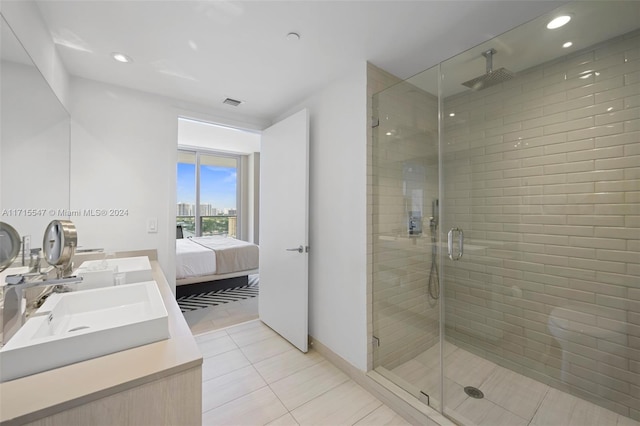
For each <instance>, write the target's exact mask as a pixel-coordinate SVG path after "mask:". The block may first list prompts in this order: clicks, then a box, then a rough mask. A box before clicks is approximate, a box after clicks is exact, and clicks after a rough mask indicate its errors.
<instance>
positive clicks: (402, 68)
mask: <svg viewBox="0 0 640 426" xmlns="http://www.w3.org/2000/svg"><path fill="white" fill-rule="evenodd" d="M563 3H565V2H557V1H540V0H538V1H527V0H511V1H481V0H475V1H456V0H454V1H451V0H450V1H427V0H421V1H420V0H418V1H406V2H405V1H375V0H373V1H356V0H354V1H302V0H300V1H251V2H250V1H223V0H218V1H215V0H214V1H187V0H175V1H169V0H163V1H154V0H142V1H118V0H110V1H56V0H41V1H38V5H39V7H40V10H41V12H42V15H43V18H44V20H45V22H46V24H47V26H48V27H49V30H50V31H51V33H52V36H53V38H54V41H55V42H56V43H57V45H58V49H59V52H60V55H61V57H62V60H63V62H64V64H65V66H66V67H67V70H68V71H69V73H70V74H72V75H76V76H80V77H84V78H89V79H94V80H98V81H103V82H107V83H111V84H116V85H121V86H125V87H129V88H134V89H138V90H142V91H147V92H151V93H156V94H161V95H165V96H169V97H173V98H177V99H181V100H184V101H188V102H193V103H197V104H203V105H206V106H209V107H212V108H215V109H218V110H219V111H221V112H224V114H225V115H229V114H230V113H233V114H235V116H237V117H238V118H239V119H245V120H252V121H261V122H269V121H271V120H273V118H274V117H276V116H278V115H279V114H282V113H283V112H284V111H285V110H287V109H289V108H291V107H292V106H293V105H295V104H296V103H298V102H300V101H302V100H303V99H304V98H306V97H307V96H309V95H310V94H312V93H313V92H315V91H316V90H318V89H320V88H321V87H323V86H325V85H326V84H328V83H330V82H331V81H333V80H336V79H338V78H339V77H340V76H341V75H342V74H344V73H345V72H346V71H347V70H350V69H353V67H356V66H358V64H362V63H363V62H364V61H370V62H372V63H373V64H375V65H377V66H379V67H381V68H383V69H385V70H387V71H389V72H391V73H393V74H395V75H397V76H399V77H401V78H407V77H409V76H411V75H414V74H416V73H418V72H420V71H422V70H424V69H426V68H428V67H430V66H432V65H434V64H436V63H438V62H439V61H442V60H444V59H446V58H449V57H451V56H453V55H455V54H457V53H459V52H461V51H464V50H466V49H468V48H471V47H473V46H475V45H477V44H478V43H481V42H483V41H485V40H488V39H490V38H492V37H494V36H496V35H498V34H500V33H502V32H504V31H507V30H509V29H511V28H513V27H515V26H517V25H519V24H521V23H523V22H526V21H528V20H530V19H533V18H535V17H536V16H538V15H540V14H542V13H544V12H547V11H549V10H552V9H554V8H556V7H558V6H560V5H561V4H563ZM292 31H295V32H297V33H299V34H300V35H301V39H300V40H299V41H298V42H291V41H289V40H287V39H286V37H285V36H286V34H287V33H289V32H292ZM115 51H118V52H122V53H125V54H127V55H129V56H131V57H132V58H133V59H134V62H133V63H130V64H121V63H117V62H115V61H113V60H112V59H111V57H110V54H111V53H112V52H115ZM226 97H231V98H235V99H239V100H242V101H244V102H245V103H244V104H242V105H240V106H239V107H237V108H234V107H231V106H227V105H223V104H222V103H221V102H222V100H224V99H225V98H226Z"/></svg>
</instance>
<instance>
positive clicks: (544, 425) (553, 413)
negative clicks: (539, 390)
mask: <svg viewBox="0 0 640 426" xmlns="http://www.w3.org/2000/svg"><path fill="white" fill-rule="evenodd" d="M577 402H578V398H576V397H575V396H573V395H569V394H568V393H566V392H562V391H559V390H557V389H549V392H547V394H546V395H545V397H544V399H543V400H542V404H540V407H539V408H538V411H536V414H535V416H533V419H532V420H531V422H532V423H535V424H536V425H538V426H552V425H569V423H570V422H571V414H572V413H573V409H574V408H575V406H576V403H577Z"/></svg>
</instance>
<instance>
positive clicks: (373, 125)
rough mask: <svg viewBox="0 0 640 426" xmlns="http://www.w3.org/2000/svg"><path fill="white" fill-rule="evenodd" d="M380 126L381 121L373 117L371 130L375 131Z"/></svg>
mask: <svg viewBox="0 0 640 426" xmlns="http://www.w3.org/2000/svg"><path fill="white" fill-rule="evenodd" d="M379 125H380V119H379V118H376V117H371V128H372V129H375V128H376V127H378V126H379Z"/></svg>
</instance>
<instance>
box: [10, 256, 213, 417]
mask: <svg viewBox="0 0 640 426" xmlns="http://www.w3.org/2000/svg"><path fill="white" fill-rule="evenodd" d="M92 256H93V257H95V256H96V255H95V254H93V255H76V257H75V258H74V261H75V263H76V264H79V263H80V262H82V261H83V260H91V259H92ZM97 256H100V255H97ZM129 256H148V257H149V260H150V261H151V268H152V278H153V280H154V281H155V282H156V283H157V285H158V289H159V290H160V294H161V296H162V299H163V301H164V305H165V307H166V310H167V312H168V325H169V338H168V339H166V340H161V341H158V342H155V343H151V344H147V345H144V346H139V347H135V348H132V349H128V350H124V351H120V352H116V353H113V354H110V355H106V356H101V357H98V358H93V359H89V360H87V361H82V362H78V363H75V364H71V365H67V366H64V367H60V368H57V369H54V370H49V371H44V372H42V373H38V374H33V375H30V376H26V377H22V378H19V379H15V380H11V381H8V382H4V383H0V425H3V426H4V425H23V424H28V425H47V426H56V425H61V426H70V425H90V424H112V425H116V424H117V425H142V424H147V425H163V424H166V425H178V424H179V425H200V424H201V421H202V414H201V413H202V408H201V406H202V356H201V354H200V351H199V350H198V347H197V345H196V342H195V340H194V338H193V335H192V334H191V331H190V330H189V327H188V326H187V323H186V322H185V320H184V317H183V316H182V314H181V312H180V309H179V308H178V305H177V304H176V302H175V297H174V295H173V293H172V292H171V289H170V288H169V285H168V283H167V280H166V278H165V276H164V274H163V273H162V270H161V269H160V266H159V264H158V262H157V254H156V252H155V250H150V251H138V252H128V253H118V254H117V257H129ZM42 356H43V357H46V356H47V354H42Z"/></svg>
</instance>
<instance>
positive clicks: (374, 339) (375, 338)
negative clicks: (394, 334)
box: [372, 336, 380, 348]
mask: <svg viewBox="0 0 640 426" xmlns="http://www.w3.org/2000/svg"><path fill="white" fill-rule="evenodd" d="M372 343H373V344H374V345H375V346H376V347H378V348H379V347H380V339H378V338H377V337H376V336H373V342H372Z"/></svg>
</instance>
